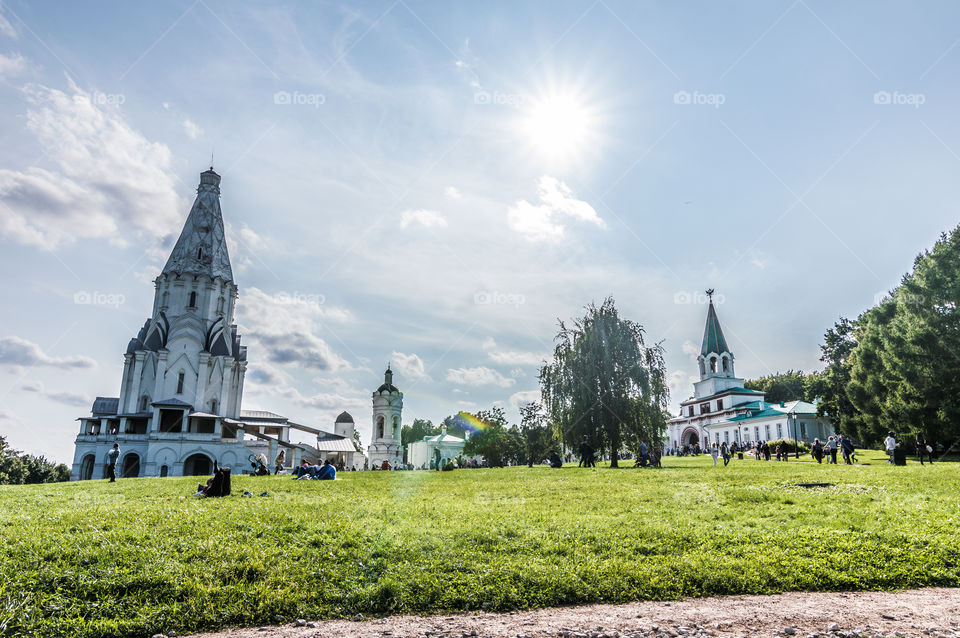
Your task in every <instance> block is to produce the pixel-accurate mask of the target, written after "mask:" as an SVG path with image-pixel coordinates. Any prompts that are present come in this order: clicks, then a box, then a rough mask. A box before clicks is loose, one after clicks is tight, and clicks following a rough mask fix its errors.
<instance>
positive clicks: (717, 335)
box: [700, 288, 730, 356]
mask: <svg viewBox="0 0 960 638" xmlns="http://www.w3.org/2000/svg"><path fill="white" fill-rule="evenodd" d="M707 296H708V297H709V298H710V307H709V308H708V309H707V325H706V326H704V328H703V346H702V347H701V348H700V354H701V355H703V356H706V355H708V354H710V353H711V352H714V353H716V354H721V353H723V352H730V349H729V348H728V347H727V340H726V339H724V337H723V330H722V329H721V328H720V319H718V318H717V311H716V310H715V309H714V307H713V288H711V289H710V290H708V291H707Z"/></svg>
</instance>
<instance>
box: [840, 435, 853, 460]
mask: <svg viewBox="0 0 960 638" xmlns="http://www.w3.org/2000/svg"><path fill="white" fill-rule="evenodd" d="M840 451H841V452H842V453H843V462H844V463H846V464H847V465H853V441H851V440H850V437H848V436H846V435H845V434H841V435H840Z"/></svg>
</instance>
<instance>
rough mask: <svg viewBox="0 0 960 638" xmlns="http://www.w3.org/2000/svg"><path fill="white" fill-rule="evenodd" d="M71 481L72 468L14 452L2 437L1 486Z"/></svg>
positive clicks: (0, 459) (0, 440) (40, 457)
mask: <svg viewBox="0 0 960 638" xmlns="http://www.w3.org/2000/svg"><path fill="white" fill-rule="evenodd" d="M69 480H70V468H68V467H67V466H66V465H64V464H63V463H59V464H58V463H54V462H53V461H48V460H47V459H46V458H44V457H42V456H33V455H32V454H24V453H23V452H19V451H18V450H14V449H13V448H11V447H10V445H9V444H8V443H7V440H6V439H5V438H4V437H2V436H0V485H23V484H27V483H59V482H60V481H69Z"/></svg>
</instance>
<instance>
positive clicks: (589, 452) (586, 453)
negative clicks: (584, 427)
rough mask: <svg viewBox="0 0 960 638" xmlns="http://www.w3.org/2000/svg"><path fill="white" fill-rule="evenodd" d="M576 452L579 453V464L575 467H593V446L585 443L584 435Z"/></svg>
mask: <svg viewBox="0 0 960 638" xmlns="http://www.w3.org/2000/svg"><path fill="white" fill-rule="evenodd" d="M578 451H579V452H580V463H579V464H578V465H577V467H593V466H594V465H595V463H594V460H593V455H594V450H593V446H592V445H590V444H589V443H587V437H586V435H584V437H583V441H582V442H581V443H580V448H579V449H578Z"/></svg>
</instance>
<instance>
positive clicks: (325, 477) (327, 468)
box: [291, 459, 337, 481]
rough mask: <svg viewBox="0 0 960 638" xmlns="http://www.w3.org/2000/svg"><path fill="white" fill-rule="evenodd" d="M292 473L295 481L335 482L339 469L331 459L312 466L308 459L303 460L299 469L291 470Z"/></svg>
mask: <svg viewBox="0 0 960 638" xmlns="http://www.w3.org/2000/svg"><path fill="white" fill-rule="evenodd" d="M291 473H292V474H293V480H295V481H304V480H307V481H333V480H336V478H337V468H336V467H334V465H333V463H331V462H330V459H327V460H326V461H324V462H323V463H317V464H316V465H311V464H310V462H309V461H307V459H303V460H302V461H300V465H299V466H298V467H297V469H295V470H291Z"/></svg>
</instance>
